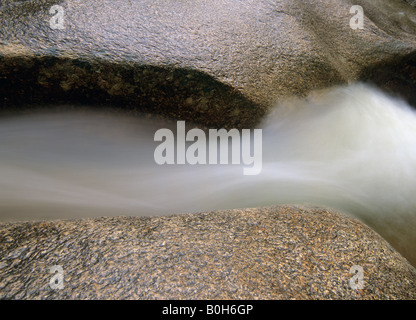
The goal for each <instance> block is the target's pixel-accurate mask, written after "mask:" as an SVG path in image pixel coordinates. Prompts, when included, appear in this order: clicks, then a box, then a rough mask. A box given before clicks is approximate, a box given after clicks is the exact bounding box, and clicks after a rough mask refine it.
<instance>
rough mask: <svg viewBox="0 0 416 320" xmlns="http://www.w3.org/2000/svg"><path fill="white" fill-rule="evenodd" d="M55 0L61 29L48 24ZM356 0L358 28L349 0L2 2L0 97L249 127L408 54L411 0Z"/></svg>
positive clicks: (415, 15) (6, 101)
mask: <svg viewBox="0 0 416 320" xmlns="http://www.w3.org/2000/svg"><path fill="white" fill-rule="evenodd" d="M54 4H59V5H60V6H61V7H62V9H63V27H64V29H53V28H51V19H52V18H53V16H54V13H50V11H49V10H50V8H51V7H52V5H54ZM355 4H357V5H361V6H362V7H363V9H364V13H365V21H364V23H365V24H364V29H358V30H353V29H351V28H350V19H351V18H352V16H353V14H351V13H350V8H351V3H350V2H349V1H335V0H331V1H325V2H321V1H300V0H299V1H244V2H242V1H234V0H228V1H217V0H211V1H203V2H197V3H193V2H188V1H153V0H152V1H150V0H149V1H147V0H144V1H128V0H118V1H113V0H105V1H95V0H94V1H79V0H64V1H49V0H27V1H14V0H5V1H2V3H1V5H0V25H1V28H0V41H1V42H0V96H1V102H0V103H1V105H2V108H5V107H8V108H10V107H16V105H18V104H25V103H27V102H31V103H45V102H47V103H54V102H62V101H63V102H82V103H90V104H95V103H97V104H103V103H106V104H107V103H108V104H112V105H121V106H122V107H123V108H124V109H125V110H128V111H130V112H152V113H157V114H163V115H166V116H168V117H170V118H172V117H173V118H175V119H182V120H187V121H195V122H198V123H201V124H204V125H207V126H213V127H226V128H230V127H237V128H238V127H239V128H242V127H252V126H254V125H255V124H256V123H257V122H258V120H259V119H260V118H261V117H262V116H263V115H264V113H265V112H266V111H267V110H268V109H269V108H270V106H272V105H273V104H274V102H276V101H277V100H279V99H281V98H284V97H288V96H292V95H301V96H302V95H305V94H307V93H308V92H309V91H311V90H313V89H316V88H323V87H328V86H331V85H335V84H339V83H345V82H347V81H352V80H357V79H360V78H363V79H367V80H370V81H371V80H372V79H371V77H368V76H367V74H370V75H371V74H372V73H371V72H370V73H365V74H364V75H363V74H362V71H363V70H364V68H365V67H370V66H373V65H374V66H378V64H379V63H381V62H383V61H389V60H391V59H396V58H400V57H401V56H405V55H408V54H411V53H412V52H414V50H415V48H416V46H415V45H416V42H415V28H416V27H415V23H414V21H416V12H415V9H414V8H413V7H412V6H411V5H409V4H408V3H406V2H404V1H387V0H380V1H370V0H360V1H356V3H355ZM55 14H56V13H55ZM52 23H56V20H52ZM401 69H402V68H401ZM409 72H410V71H409ZM368 78H369V79H368Z"/></svg>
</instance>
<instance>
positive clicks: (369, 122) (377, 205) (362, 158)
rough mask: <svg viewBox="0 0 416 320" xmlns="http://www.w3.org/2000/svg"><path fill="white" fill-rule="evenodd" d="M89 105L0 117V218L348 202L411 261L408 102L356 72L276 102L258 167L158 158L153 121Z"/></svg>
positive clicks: (415, 169)
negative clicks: (248, 170)
mask: <svg viewBox="0 0 416 320" xmlns="http://www.w3.org/2000/svg"><path fill="white" fill-rule="evenodd" d="M175 125H176V123H170V124H167V123H162V122H158V121H150V120H149V119H134V118H126V117H121V116H114V115H108V114H103V113H97V112H95V113H94V112H92V111H84V112H66V113H49V114H33V115H25V116H19V117H17V116H16V117H7V118H2V119H0V221H11V220H44V219H66V218H80V217H93V216H118V215H136V216H149V215H164V214H173V213H181V212H196V211H208V210H215V209H226V208H244V207H256V206H263V205H272V204H282V203H285V204H288V203H296V204H316V205H323V206H329V207H332V208H335V209H339V210H342V211H344V212H347V213H350V214H352V215H354V216H356V217H358V218H360V219H362V220H363V221H364V222H366V223H367V224H368V225H370V226H371V227H373V228H374V229H375V230H376V231H377V232H379V233H380V234H381V235H382V236H384V237H385V238H386V239H388V240H389V241H390V242H391V243H392V244H394V246H396V248H398V249H399V250H400V252H402V254H404V255H405V256H406V257H407V258H408V259H409V260H411V261H412V262H413V263H414V264H415V263H416V253H415V251H416V245H415V244H416V113H415V111H414V110H412V109H411V108H410V107H409V106H408V105H406V104H405V103H404V102H402V101H400V100H397V99H394V98H392V97H389V96H387V95H385V94H384V93H382V92H380V91H378V90H377V89H374V88H371V87H368V86H366V85H362V84H355V85H351V86H348V87H340V88H334V89H331V90H326V91H322V92H319V93H316V94H315V95H313V96H311V97H310V98H308V99H307V100H303V101H299V100H298V101H292V102H290V103H289V102H288V103H286V104H285V105H280V106H278V107H277V108H276V110H275V111H274V112H272V113H271V114H270V115H269V116H268V117H267V118H266V119H265V121H264V123H263V124H262V126H261V128H262V129H263V169H262V172H261V173H260V174H259V175H257V176H244V175H243V174H242V167H241V166H238V165H198V166H191V165H164V166H159V165H157V164H156V163H155V161H154V157H153V153H154V150H155V148H156V146H157V145H158V144H159V143H160V142H154V141H153V136H154V133H155V132H156V130H158V129H160V128H171V129H172V131H174V130H175Z"/></svg>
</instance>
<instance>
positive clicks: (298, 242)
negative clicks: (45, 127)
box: [0, 206, 416, 299]
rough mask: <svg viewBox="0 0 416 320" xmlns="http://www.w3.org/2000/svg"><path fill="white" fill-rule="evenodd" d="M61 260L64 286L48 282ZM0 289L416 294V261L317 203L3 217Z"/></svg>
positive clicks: (108, 294) (149, 295)
mask: <svg viewBox="0 0 416 320" xmlns="http://www.w3.org/2000/svg"><path fill="white" fill-rule="evenodd" d="M54 265H60V266H61V267H62V269H63V285H64V288H63V289H59V290H58V289H54V290H53V289H51V287H50V280H51V279H52V277H53V276H54V275H53V274H51V273H49V271H50V268H51V267H52V266H54ZM354 265H359V266H361V267H362V268H363V271H364V283H363V285H364V287H363V289H360V290H357V289H355V290H353V289H352V288H351V287H350V284H349V281H350V279H351V277H352V276H353V275H352V274H350V268H351V267H352V266H354ZM55 275H56V274H55ZM56 283H58V282H56ZM0 298H3V299H10V298H12V299H109V298H111V299H207V298H209V299H415V298H416V270H415V269H414V268H413V267H412V266H411V265H409V263H408V262H407V261H406V260H405V259H404V258H403V257H402V256H400V255H399V254H398V253H397V252H396V251H394V250H393V249H392V248H391V247H390V246H389V245H388V244H387V242H385V241H384V240H383V239H382V238H381V237H380V236H378V235H377V234H376V233H375V232H373V231H372V230H371V229H369V228H368V227H366V226H364V225H363V224H361V223H360V222H358V221H357V220H354V219H351V218H349V217H346V216H343V215H340V214H338V213H335V212H330V211H327V210H325V209H321V208H316V207H299V206H280V207H267V208H259V209H245V210H227V211H219V212H208V213H200V214H184V215H177V216H170V217H157V218H128V217H116V218H97V219H84V220H68V221H49V222H30V223H3V224H0Z"/></svg>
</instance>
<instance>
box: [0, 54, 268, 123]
mask: <svg viewBox="0 0 416 320" xmlns="http://www.w3.org/2000/svg"><path fill="white" fill-rule="evenodd" d="M60 103H63V104H66V103H72V104H82V105H90V106H91V105H111V106H112V107H115V108H117V109H122V110H124V111H126V112H137V113H143V112H144V113H152V114H157V115H163V116H165V117H168V118H173V119H178V120H185V121H192V122H194V123H199V124H201V125H204V126H206V127H215V128H251V127H253V126H255V125H256V124H257V123H258V122H259V121H260V119H261V118H262V116H263V115H264V113H265V111H266V107H265V106H261V105H258V104H256V103H254V102H252V101H251V100H249V99H248V98H247V97H245V96H244V95H243V94H242V93H241V92H239V91H238V90H236V89H234V88H233V87H231V86H229V85H225V84H223V83H221V82H219V81H217V80H216V79H214V78H213V77H212V76H210V75H208V74H206V73H204V72H201V71H196V70H192V69H185V68H175V67H170V66H151V65H140V64H136V63H128V62H126V63H122V62H121V63H114V62H106V61H101V60H98V59H96V60H93V61H87V60H82V59H71V58H58V57H52V56H35V57H27V56H26V57H25V56H17V57H16V56H13V57H9V56H3V57H1V56H0V109H1V111H19V110H21V109H22V108H24V107H25V106H27V105H32V106H33V105H42V104H60Z"/></svg>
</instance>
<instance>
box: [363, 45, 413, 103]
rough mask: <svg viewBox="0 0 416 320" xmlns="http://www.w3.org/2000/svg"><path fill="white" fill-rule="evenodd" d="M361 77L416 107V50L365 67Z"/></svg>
mask: <svg viewBox="0 0 416 320" xmlns="http://www.w3.org/2000/svg"><path fill="white" fill-rule="evenodd" d="M359 78H360V80H361V81H365V82H369V83H372V84H374V85H376V86H378V87H380V88H382V89H383V90H385V91H386V92H388V93H390V94H392V95H395V96H398V97H400V98H402V99H404V100H405V101H407V102H408V103H409V104H410V105H412V106H413V107H416V52H412V53H410V54H408V55H404V56H401V57H394V58H393V59H391V60H386V61H382V62H380V63H376V64H373V65H370V66H368V67H365V68H364V69H363V70H362V71H361V73H360V76H359Z"/></svg>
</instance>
